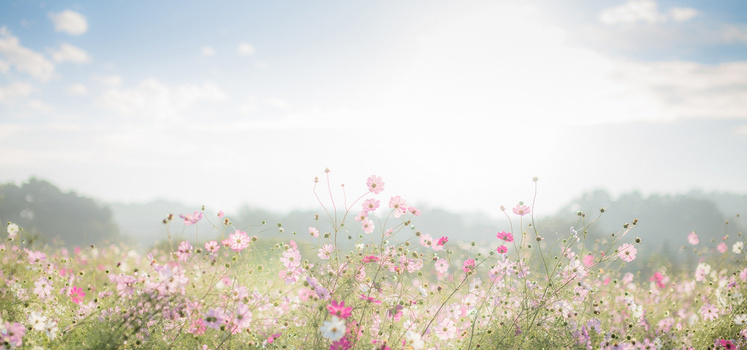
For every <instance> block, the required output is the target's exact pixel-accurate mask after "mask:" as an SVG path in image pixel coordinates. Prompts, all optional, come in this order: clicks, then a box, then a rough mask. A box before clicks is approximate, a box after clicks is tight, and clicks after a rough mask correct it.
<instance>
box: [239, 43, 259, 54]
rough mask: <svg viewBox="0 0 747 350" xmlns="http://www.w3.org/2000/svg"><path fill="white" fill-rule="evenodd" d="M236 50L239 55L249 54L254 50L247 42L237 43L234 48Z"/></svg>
mask: <svg viewBox="0 0 747 350" xmlns="http://www.w3.org/2000/svg"><path fill="white" fill-rule="evenodd" d="M236 51H237V52H238V53H239V55H243V56H251V55H253V54H254V52H255V50H254V46H252V45H250V44H248V43H241V44H239V47H238V48H236Z"/></svg>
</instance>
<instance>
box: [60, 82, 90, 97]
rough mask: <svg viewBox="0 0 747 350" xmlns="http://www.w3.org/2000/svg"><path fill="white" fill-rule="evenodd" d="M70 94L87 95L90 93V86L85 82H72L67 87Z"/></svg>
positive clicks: (66, 90)
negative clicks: (84, 83)
mask: <svg viewBox="0 0 747 350" xmlns="http://www.w3.org/2000/svg"><path fill="white" fill-rule="evenodd" d="M65 92H66V93H67V94H68V95H70V96H85V95H87V94H88V88H87V87H86V86H85V85H83V84H72V85H70V86H68V87H67V88H66V89H65Z"/></svg>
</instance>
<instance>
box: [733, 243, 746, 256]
mask: <svg viewBox="0 0 747 350" xmlns="http://www.w3.org/2000/svg"><path fill="white" fill-rule="evenodd" d="M742 249H744V242H742V241H739V242H736V243H734V245H733V246H731V251H732V252H734V254H742Z"/></svg>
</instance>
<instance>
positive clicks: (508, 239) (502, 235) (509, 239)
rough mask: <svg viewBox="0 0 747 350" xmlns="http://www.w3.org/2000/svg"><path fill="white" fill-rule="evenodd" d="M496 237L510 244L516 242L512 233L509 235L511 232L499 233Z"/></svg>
mask: <svg viewBox="0 0 747 350" xmlns="http://www.w3.org/2000/svg"><path fill="white" fill-rule="evenodd" d="M495 236H496V237H497V238H498V239H502V240H504V241H506V242H509V243H510V242H513V241H514V235H513V234H512V233H509V232H506V231H501V232H498V233H496V235H495Z"/></svg>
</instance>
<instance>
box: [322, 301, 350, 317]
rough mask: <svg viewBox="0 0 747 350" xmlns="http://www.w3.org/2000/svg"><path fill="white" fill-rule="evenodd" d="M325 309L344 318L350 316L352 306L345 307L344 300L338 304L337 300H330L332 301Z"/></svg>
mask: <svg viewBox="0 0 747 350" xmlns="http://www.w3.org/2000/svg"><path fill="white" fill-rule="evenodd" d="M327 310H329V313H330V314H331V315H333V316H337V317H339V318H341V319H343V320H344V319H346V318H348V317H350V314H351V312H352V311H353V308H352V307H345V301H341V302H340V303H339V304H338V303H337V301H335V300H332V302H331V303H329V304H328V305H327Z"/></svg>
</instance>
